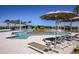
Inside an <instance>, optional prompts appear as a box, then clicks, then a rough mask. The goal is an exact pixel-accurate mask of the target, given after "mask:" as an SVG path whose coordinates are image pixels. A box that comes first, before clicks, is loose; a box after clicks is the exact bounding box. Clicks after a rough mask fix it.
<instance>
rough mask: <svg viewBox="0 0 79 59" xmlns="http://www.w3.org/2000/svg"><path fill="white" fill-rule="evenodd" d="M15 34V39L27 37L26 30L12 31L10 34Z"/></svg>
mask: <svg viewBox="0 0 79 59" xmlns="http://www.w3.org/2000/svg"><path fill="white" fill-rule="evenodd" d="M13 34H14V35H16V37H15V38H16V39H26V38H28V34H27V32H12V35H13Z"/></svg>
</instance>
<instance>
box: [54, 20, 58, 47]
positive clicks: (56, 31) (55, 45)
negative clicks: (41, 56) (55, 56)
mask: <svg viewBox="0 0 79 59" xmlns="http://www.w3.org/2000/svg"><path fill="white" fill-rule="evenodd" d="M55 24H56V32H55V45H54V47H55V48H56V40H57V38H56V37H57V36H56V35H57V24H58V22H57V21H56V23H55Z"/></svg>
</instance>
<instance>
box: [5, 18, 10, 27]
mask: <svg viewBox="0 0 79 59" xmlns="http://www.w3.org/2000/svg"><path fill="white" fill-rule="evenodd" d="M4 23H6V24H7V26H8V28H9V26H10V20H9V19H6V20H5V21H4Z"/></svg>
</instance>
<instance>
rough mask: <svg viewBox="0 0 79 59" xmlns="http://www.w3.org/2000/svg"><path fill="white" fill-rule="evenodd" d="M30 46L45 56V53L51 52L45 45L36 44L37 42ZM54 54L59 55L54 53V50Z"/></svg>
mask: <svg viewBox="0 0 79 59" xmlns="http://www.w3.org/2000/svg"><path fill="white" fill-rule="evenodd" d="M28 46H29V47H30V48H32V49H34V50H36V51H38V52H40V53H42V54H45V53H48V52H49V50H48V49H47V47H46V46H45V45H42V44H39V43H36V42H31V43H29V44H28ZM52 51H53V52H55V53H58V52H57V51H54V50H52Z"/></svg>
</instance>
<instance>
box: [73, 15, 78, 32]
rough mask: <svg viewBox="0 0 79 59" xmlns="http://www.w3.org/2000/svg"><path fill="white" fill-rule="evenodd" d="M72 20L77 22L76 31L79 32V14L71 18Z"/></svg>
mask: <svg viewBox="0 0 79 59" xmlns="http://www.w3.org/2000/svg"><path fill="white" fill-rule="evenodd" d="M72 21H73V22H78V32H79V16H77V17H74V18H72Z"/></svg>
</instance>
